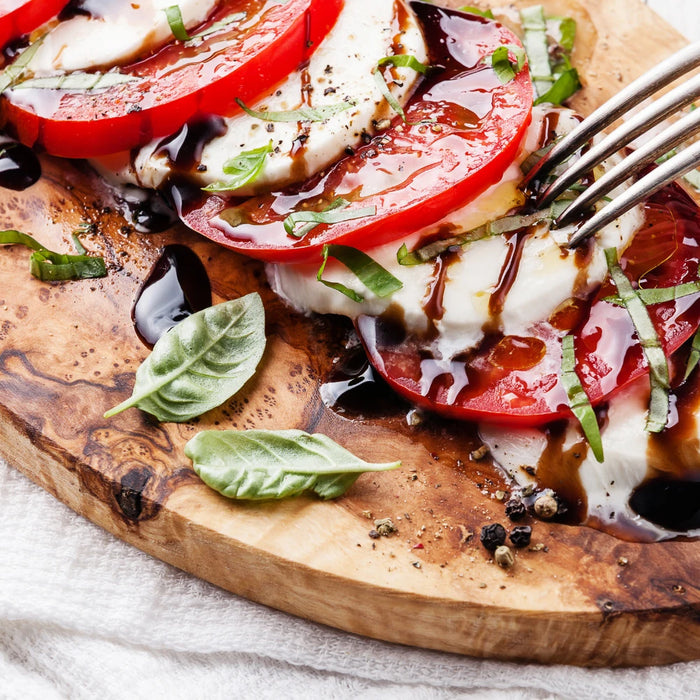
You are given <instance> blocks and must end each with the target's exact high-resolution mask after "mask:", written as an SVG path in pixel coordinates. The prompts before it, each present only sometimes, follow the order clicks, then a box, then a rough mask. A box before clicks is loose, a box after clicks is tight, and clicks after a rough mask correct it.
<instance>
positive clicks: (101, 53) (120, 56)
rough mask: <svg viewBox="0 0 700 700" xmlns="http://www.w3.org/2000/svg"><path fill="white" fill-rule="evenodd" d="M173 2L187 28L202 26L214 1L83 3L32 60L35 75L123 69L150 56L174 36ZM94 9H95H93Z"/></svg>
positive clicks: (148, 0)
mask: <svg viewBox="0 0 700 700" xmlns="http://www.w3.org/2000/svg"><path fill="white" fill-rule="evenodd" d="M174 4H177V6H178V7H179V8H180V13H181V14H182V19H183V22H184V25H185V27H186V28H187V29H190V28H192V27H196V26H197V25H199V24H201V23H202V22H204V21H205V20H206V19H207V17H208V16H209V15H210V14H211V12H212V11H213V10H214V9H215V8H216V7H217V5H218V4H219V3H218V1H217V0H179V2H178V3H174V2H173V0H139V2H89V1H88V2H85V3H83V8H84V9H85V10H87V11H88V12H90V13H91V14H90V15H89V16H88V15H77V16H75V17H72V18H71V19H69V20H66V21H65V22H61V23H60V24H58V25H56V26H55V27H54V28H53V29H52V30H51V31H50V32H49V33H48V34H47V35H46V36H45V37H44V40H43V42H42V44H41V46H40V47H39V49H38V50H37V52H36V54H35V55H34V56H33V58H32V61H31V69H32V71H33V72H34V73H35V74H36V75H43V74H52V73H55V72H59V71H65V72H70V71H77V70H90V69H93V68H104V67H111V66H113V65H123V64H125V63H129V62H130V61H133V60H135V59H136V58H138V57H139V56H141V55H144V54H148V53H149V52H151V51H152V50H154V49H157V48H158V47H160V46H161V45H164V44H166V43H167V42H168V41H170V40H171V39H172V37H173V34H172V31H171V29H170V25H169V24H168V20H167V17H166V14H165V12H164V10H165V9H166V8H167V7H169V6H171V5H174ZM93 6H94V8H93Z"/></svg>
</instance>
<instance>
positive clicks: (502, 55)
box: [484, 44, 526, 85]
mask: <svg viewBox="0 0 700 700" xmlns="http://www.w3.org/2000/svg"><path fill="white" fill-rule="evenodd" d="M511 53H512V54H513V55H514V56H515V63H513V61H511V60H510V54H511ZM525 59H526V55H525V51H523V49H521V48H520V47H519V46H516V45H515V44H504V45H503V46H499V47H498V48H497V49H496V50H495V51H494V52H493V53H492V54H491V55H490V56H486V57H485V58H484V63H486V64H488V65H490V66H491V67H492V68H493V70H494V71H495V73H496V76H497V77H498V79H499V80H500V81H501V83H502V84H504V85H505V84H506V83H509V82H510V81H511V80H513V78H515V76H516V75H517V74H518V73H520V71H521V70H522V69H523V66H524V65H525Z"/></svg>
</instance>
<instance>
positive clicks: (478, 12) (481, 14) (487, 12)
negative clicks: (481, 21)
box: [459, 5, 494, 19]
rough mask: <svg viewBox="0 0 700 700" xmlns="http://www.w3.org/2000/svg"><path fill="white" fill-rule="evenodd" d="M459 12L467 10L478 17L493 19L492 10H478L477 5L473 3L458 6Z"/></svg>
mask: <svg viewBox="0 0 700 700" xmlns="http://www.w3.org/2000/svg"><path fill="white" fill-rule="evenodd" d="M459 11H460V12H469V13H470V14H472V15H478V16H479V17H486V19H493V18H494V17H493V12H491V10H480V9H479V8H478V7H474V6H473V5H462V6H461V7H460V8H459Z"/></svg>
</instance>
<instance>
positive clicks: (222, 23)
mask: <svg viewBox="0 0 700 700" xmlns="http://www.w3.org/2000/svg"><path fill="white" fill-rule="evenodd" d="M245 18H246V13H245V12H234V13H233V14H231V15H229V16H228V17H224V19H222V20H219V21H218V22H214V24H211V25H209V26H208V27H207V28H206V29H203V30H202V31H201V32H197V34H193V35H192V37H191V38H190V41H194V40H195V39H203V38H204V37H205V36H209V35H210V34H215V33H216V32H218V31H219V30H221V29H225V28H226V27H228V26H229V24H233V23H234V22H240V21H241V20H242V19H245Z"/></svg>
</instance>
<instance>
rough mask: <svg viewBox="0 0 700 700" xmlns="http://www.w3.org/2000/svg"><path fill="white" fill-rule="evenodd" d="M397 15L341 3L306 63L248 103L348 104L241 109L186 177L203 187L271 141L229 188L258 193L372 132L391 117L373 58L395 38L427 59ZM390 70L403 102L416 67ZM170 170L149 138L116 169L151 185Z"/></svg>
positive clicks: (359, 1)
mask: <svg viewBox="0 0 700 700" xmlns="http://www.w3.org/2000/svg"><path fill="white" fill-rule="evenodd" d="M397 21H398V18H397V9H396V3H395V1H394V0H353V1H352V2H347V3H345V7H344V8H343V10H342V11H341V13H340V16H339V17H338V20H337V22H336V24H335V26H334V27H333V29H332V30H331V32H330V33H329V34H328V36H327V37H326V38H325V39H324V41H323V42H322V43H321V45H320V46H319V47H318V49H317V50H316V51H315V52H314V54H313V55H312V57H311V59H310V61H309V63H308V65H307V66H304V67H302V68H300V69H299V70H297V71H295V72H294V73H292V74H291V75H290V76H289V77H288V78H287V79H286V80H285V81H284V82H283V83H281V84H280V85H278V86H277V87H276V88H275V90H274V91H273V92H271V93H270V94H269V95H267V96H266V97H264V98H262V99H261V100H259V101H257V102H256V103H255V104H254V105H249V106H250V107H252V108H253V109H254V110H256V111H259V112H261V111H268V112H289V111H294V110H297V109H299V108H301V107H305V106H310V107H315V108H319V107H323V106H330V105H345V104H349V105H352V106H351V107H350V108H348V109H345V110H344V111H342V112H339V113H337V114H335V115H333V116H331V117H328V118H327V119H324V120H323V121H307V122H298V121H293V122H279V121H277V122H269V121H263V120H261V119H257V118H255V117H251V116H249V115H248V114H245V113H240V114H239V115H237V116H234V117H232V118H229V119H227V120H226V132H225V133H224V134H223V135H222V136H221V137H219V138H216V139H213V140H212V141H211V142H209V143H208V144H207V145H206V146H205V148H204V150H203V153H202V157H201V167H200V169H199V170H198V171H197V172H196V173H191V176H192V177H196V178H198V180H199V182H200V183H201V185H202V186H206V185H209V184H211V183H214V182H221V181H223V182H225V181H226V180H227V179H229V180H230V177H229V176H227V175H226V173H225V172H224V166H225V164H226V162H227V161H229V160H230V159H232V158H234V157H235V156H237V155H239V154H240V153H242V152H246V151H250V150H253V149H257V148H261V147H262V148H264V147H265V146H267V145H268V144H271V145H272V152H271V153H270V154H269V156H268V157H267V158H266V162H265V166H264V169H263V171H262V173H261V174H260V175H259V176H258V177H257V178H256V180H255V182H254V183H253V184H251V185H248V186H246V187H242V188H240V189H239V190H238V191H237V192H236V194H240V195H250V194H254V193H257V192H263V191H267V190H269V189H272V188H274V187H281V186H284V185H286V184H289V183H291V182H296V181H300V180H304V179H306V178H307V177H309V176H310V175H312V174H313V173H315V172H317V171H318V170H320V169H321V168H323V167H325V166H327V165H329V164H331V163H333V162H334V161H336V160H337V159H338V158H339V157H340V156H342V155H343V153H344V151H345V149H346V148H348V147H353V146H356V145H357V144H358V143H359V142H360V139H361V137H362V135H363V134H364V133H369V134H372V133H374V132H375V131H376V125H377V124H381V122H382V120H385V119H387V118H390V117H392V116H394V115H393V113H392V109H391V107H390V106H389V104H388V103H387V101H386V100H385V99H384V97H383V96H382V94H381V91H380V89H379V87H378V86H377V84H376V82H375V79H374V77H373V74H372V69H373V68H374V67H375V66H376V65H377V62H378V61H379V59H381V58H383V57H385V56H387V55H390V54H391V53H392V52H393V51H394V48H392V47H394V45H395V43H396V42H397V40H398V41H400V44H401V47H402V48H401V51H402V52H403V53H406V54H410V55H413V56H415V57H416V58H417V59H418V60H419V61H421V62H425V61H426V60H427V53H426V46H425V41H424V39H423V35H422V33H421V30H420V27H419V26H418V24H417V21H416V19H415V17H414V16H413V14H412V13H407V15H406V20H405V21H404V23H403V26H402V27H401V29H399V27H398V26H397ZM399 31H401V34H400V35H399ZM399 36H400V39H397V38H398V37H399ZM393 72H394V81H393V82H391V81H390V82H391V84H390V85H389V87H390V89H391V92H392V94H393V96H394V97H395V98H396V100H397V101H398V102H399V103H400V104H404V103H405V102H406V100H407V99H408V97H409V96H410V94H411V92H412V90H413V87H414V85H415V82H416V79H417V78H418V74H417V73H416V71H414V70H412V69H410V68H400V67H398V68H395V69H393ZM103 166H107V164H106V163H103ZM107 167H111V168H112V169H114V167H115V166H114V164H112V165H111V166H107ZM122 167H123V165H122ZM170 169H171V166H170V163H169V162H168V159H167V157H166V156H165V155H163V154H159V153H158V142H153V143H151V144H149V145H147V146H146V147H144V148H143V149H141V151H140V152H139V153H138V155H137V156H136V158H135V159H134V162H133V165H132V166H131V168H128V167H127V168H124V169H123V170H122V173H121V178H122V179H126V180H127V181H130V182H133V183H134V184H138V185H141V186H143V187H150V188H154V189H156V188H158V187H159V186H160V185H161V184H162V182H163V181H164V180H165V178H167V176H168V175H169V173H170Z"/></svg>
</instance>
